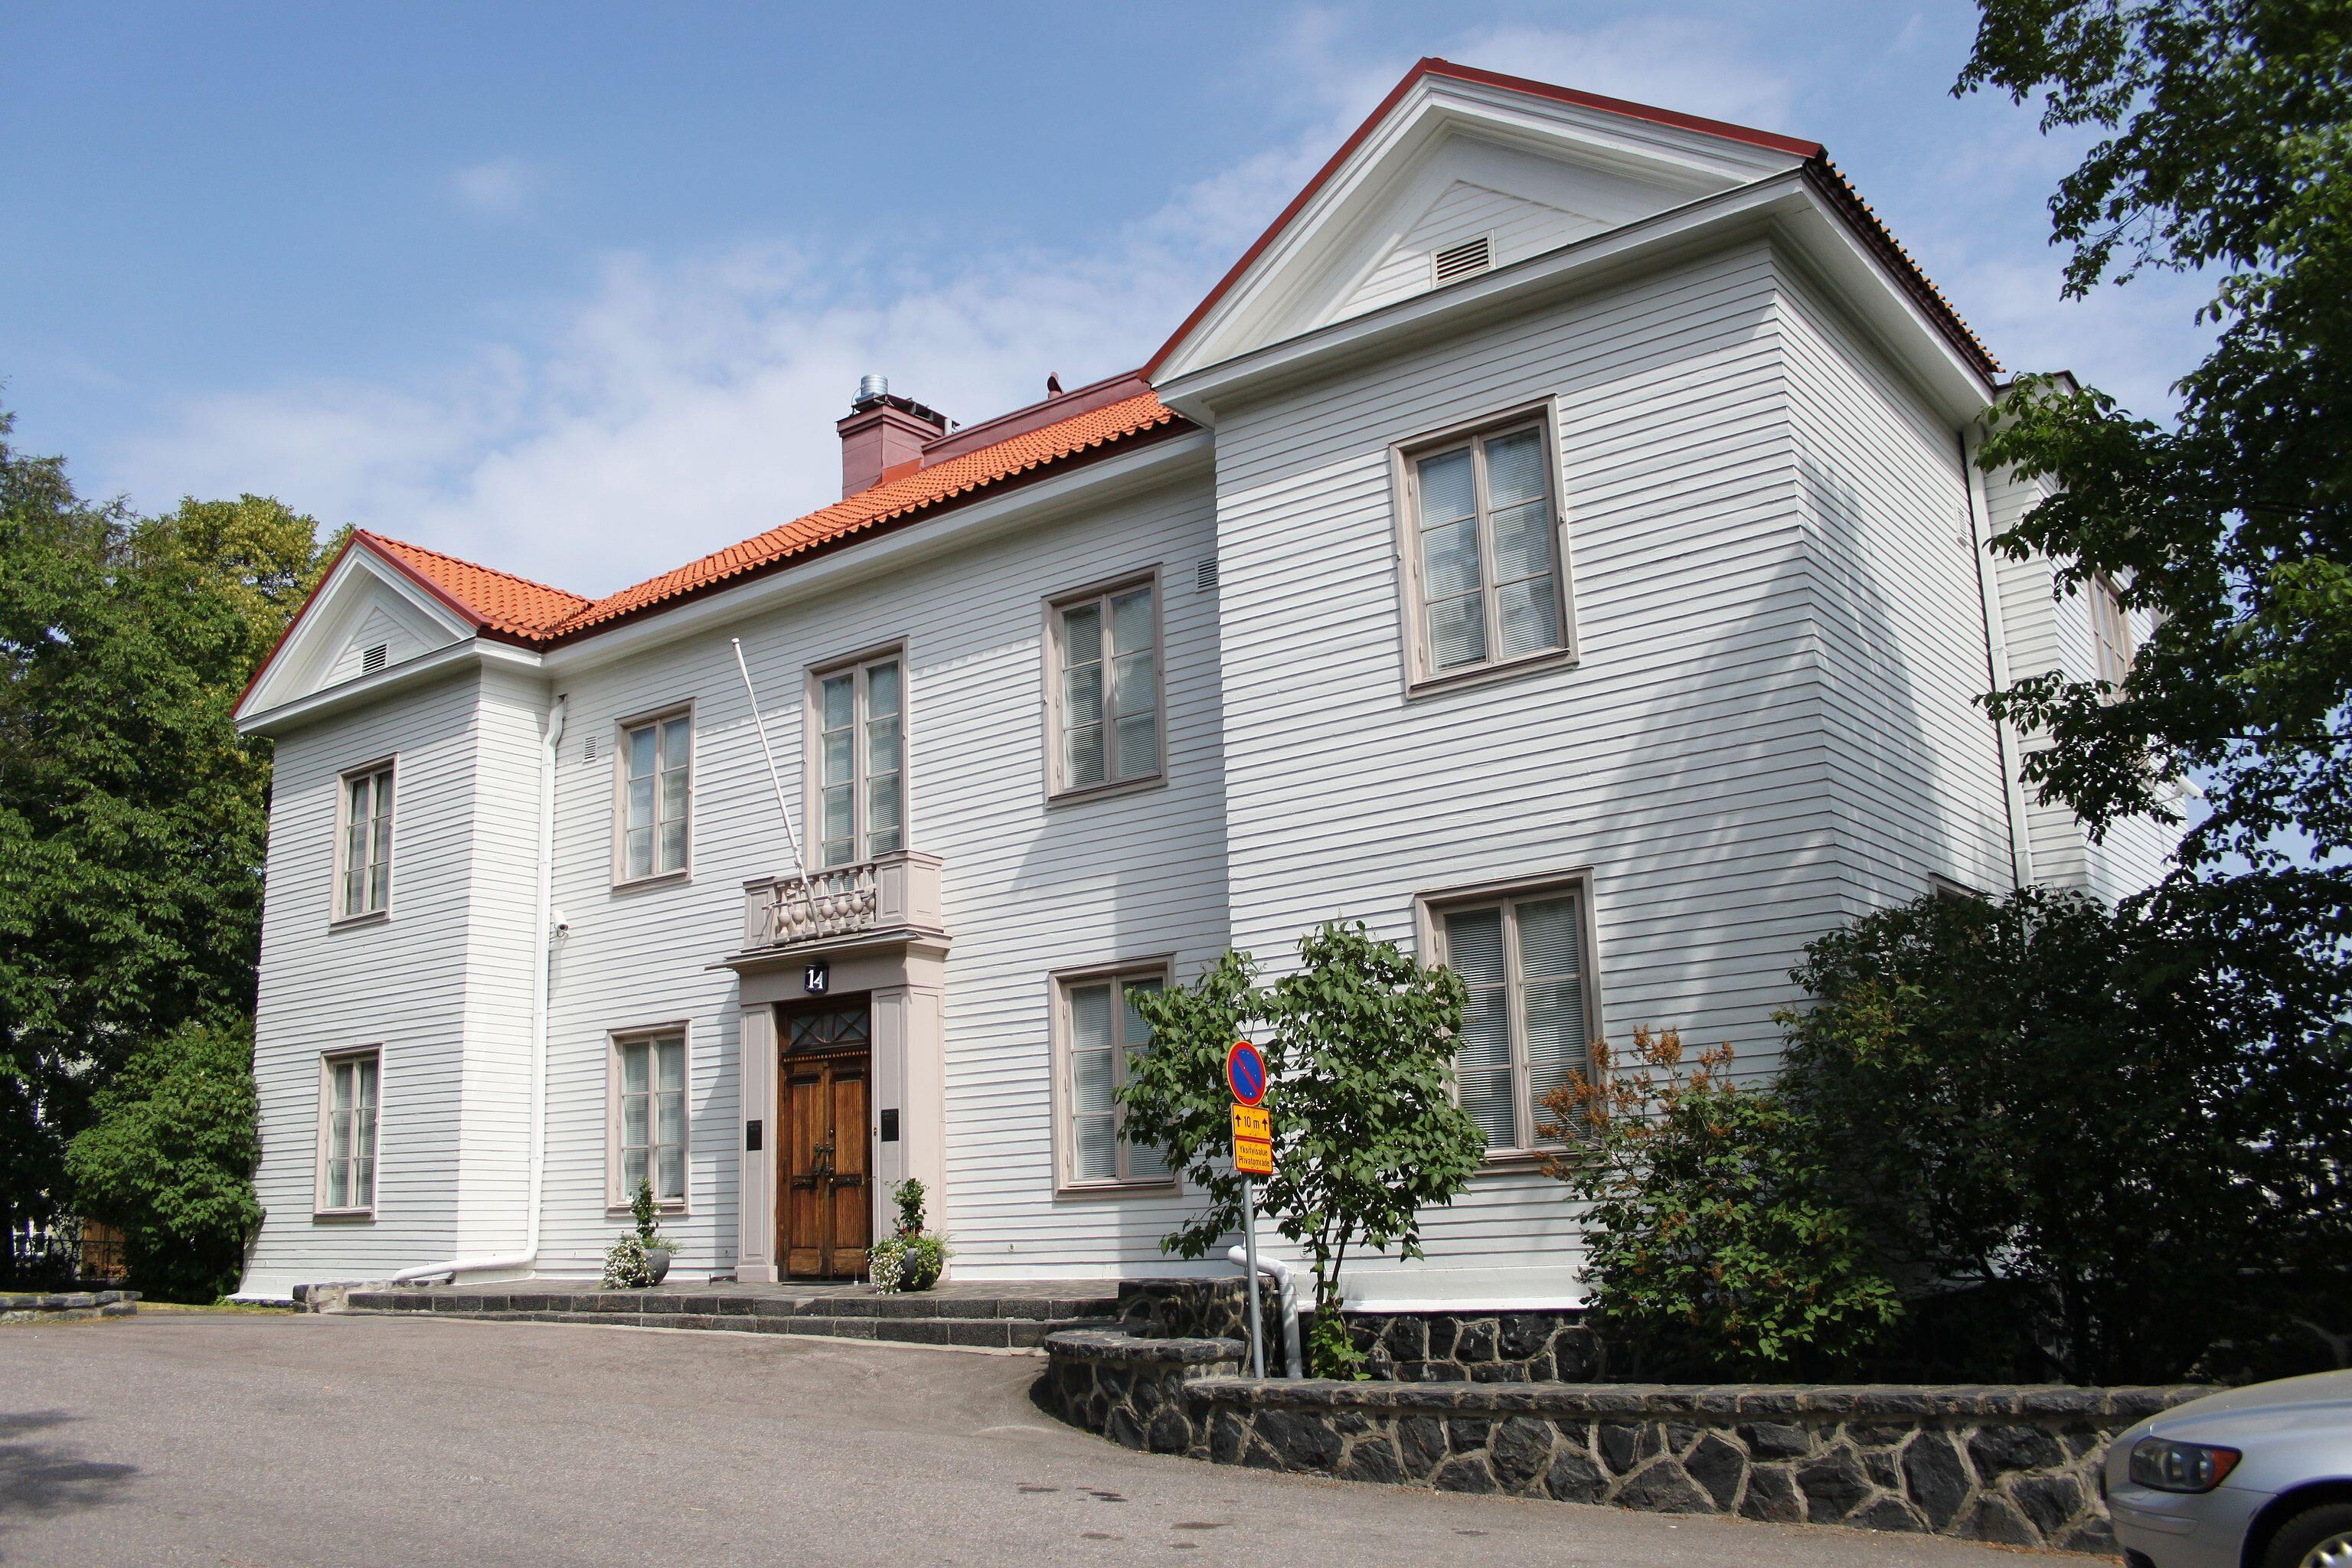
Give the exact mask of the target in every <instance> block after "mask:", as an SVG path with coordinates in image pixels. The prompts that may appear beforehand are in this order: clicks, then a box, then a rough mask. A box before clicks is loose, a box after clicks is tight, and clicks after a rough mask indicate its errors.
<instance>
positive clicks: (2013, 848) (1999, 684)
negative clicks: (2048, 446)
mask: <svg viewBox="0 0 2352 1568" xmlns="http://www.w3.org/2000/svg"><path fill="white" fill-rule="evenodd" d="M1976 447H1977V443H1976V442H1975V441H1974V440H1973V439H1972V438H1971V437H1970V436H1969V432H1968V431H1966V430H1962V431H1961V432H1960V472H1961V474H1962V475H1963V476H1964V477H1965V479H1966V481H1967V488H1968V498H1969V553H1970V554H1971V555H1974V556H1975V557H1976V563H1977V595H1978V597H1979V599H1980V600H1981V601H1982V602H1983V606H1984V628H1985V672H1986V674H1987V675H1989V676H1990V678H1991V679H1992V689H1993V690H1995V691H2006V690H2007V689H2009V631H2008V628H2007V626H2005V625H2004V624H2003V619H2002V616H2001V609H2000V577H1999V575H1998V568H1997V567H1996V568H1995V569H1994V570H1988V569H1987V567H1988V564H1989V560H1990V554H1991V540H1990V535H1989V533H1988V531H1989V530H1990V528H1991V526H1992V508H1991V506H1990V503H1989V502H1988V501H1987V500H1986V499H1985V488H1984V470H1983V469H1981V468H1978V467H1977V453H1976ZM1993 736H1994V744H1995V746H1996V748H1997V750H1998V751H1999V753H2000V785H2001V804H2002V805H2003V806H2004V807H2005V808H2006V810H2007V812H2008V814H2009V868H2010V876H2011V879H2012V880H2013V881H2014V882H2015V883H2016V885H2017V886H2018V887H2021V888H2023V887H2029V886H2031V885H2032V881H2033V838H2032V833H2031V832H2030V831H2029V830H2028V828H2027V826H2026V816H2025V785H2024V784H2023V783H2021V781H2020V780H2019V778H2018V776H2017V774H2018V767H2019V765H2020V764H2019V757H2018V745H2017V731H2016V729H2015V727H2014V726H2012V725H2011V723H2010V721H2008V720H2006V719H2000V720H1996V721H1994V722H1993Z"/></svg>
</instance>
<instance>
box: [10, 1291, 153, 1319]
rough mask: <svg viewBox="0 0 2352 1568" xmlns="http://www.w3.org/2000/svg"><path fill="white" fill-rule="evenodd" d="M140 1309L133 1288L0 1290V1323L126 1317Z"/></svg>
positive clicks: (137, 1293) (137, 1296) (136, 1292)
mask: <svg viewBox="0 0 2352 1568" xmlns="http://www.w3.org/2000/svg"><path fill="white" fill-rule="evenodd" d="M138 1311H139V1292H138V1291H136V1290H47V1291H38V1292H32V1291H10V1292H0V1323H64V1322H73V1321H78V1320H80V1319H84V1318H128V1317H132V1316H135V1315H136V1314H137V1313H138Z"/></svg>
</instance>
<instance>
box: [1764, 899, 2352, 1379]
mask: <svg viewBox="0 0 2352 1568" xmlns="http://www.w3.org/2000/svg"><path fill="white" fill-rule="evenodd" d="M2264 940H2265V939H2264V938H2263V933H2261V932H2259V931H2254V932H2249V933H2248V935H2247V941H2248V942H2253V943H2260V942H2263V941H2264ZM2269 940H2271V941H2272V942H2273V946H2271V947H2269V948H2262V947H2259V946H2253V947H2246V946H2242V947H2239V948H2235V949H2232V948H2230V947H2225V946H2220V945H2217V944H2216V943H2215V942H2213V940H2212V932H2211V931H2210V930H2207V929H2205V928H2203V927H2201V926H2200V925H2199V924H2197V923H2196V922H2195V921H2193V920H2191V921H2182V920H2180V919H2179V918H2176V917H2174V916H2173V915H2170V914H2168V913H2162V912H2150V911H2146V910H2122V911H2117V910H2109V909H2107V908H2106V907H2105V905H2103V904H2101V903H2100V902H2099V901H2098V900H2095V899H2092V898H2089V897H2087V896H2084V895H2081V894H2074V893H2063V892H2056V891H2050V890H2044V889H2023V890H2021V891H2019V892H2017V893H2015V894H2013V895H2011V897H2010V898H2009V899H2008V900H2004V901H2003V902H2000V903H1998V904H1994V903H1990V902H1985V901H1982V900H1954V899H1949V898H1942V897H1932V896H1931V897H1929V898H1926V899H1922V900H1918V901H1916V902H1915V903H1912V904H1907V905H1904V906H1901V907H1899V908H1895V909H1891V910H1882V911H1880V912H1878V913H1876V914H1873V915H1871V916H1868V917H1866V918H1865V919H1864V920H1862V921H1858V922H1856V923H1855V924H1854V925H1853V926H1852V927H1850V928H1847V929H1845V930H1843V931H1835V932H1832V933H1831V934H1829V935H1827V936H1824V937H1822V938H1820V939H1819V940H1817V941H1815V942H1813V943H1812V944H1811V946H1810V947H1808V949H1807V950H1806V958H1805V962H1804V963H1803V964H1802V965H1801V966H1800V967H1799V969H1798V970H1797V971H1796V972H1795V976H1796V978H1797V979H1798V980H1799V981H1800V982H1801V984H1803V985H1804V986H1805V988H1806V990H1807V991H1809V992H1810V993H1811V994H1812V996H1813V998H1814V1002H1813V1005H1812V1006H1811V1008H1810V1009H1809V1010H1807V1011H1804V1012H1802V1013H1795V1014H1790V1015H1788V1016H1785V1017H1784V1019H1783V1024H1784V1026H1785V1028H1786V1029H1787V1031H1788V1034H1789V1048H1788V1054H1787V1070H1786V1073H1785V1075H1784V1078H1783V1079H1782V1089H1781V1092H1782V1094H1783V1095H1784V1096H1785V1097H1786V1100H1787V1103H1788V1105H1789V1106H1790V1109H1791V1110H1792V1111H1793V1112H1794V1114H1795V1118H1796V1123H1795V1125H1796V1127H1797V1129H1798V1131H1800V1132H1801V1134H1802V1136H1804V1137H1806V1138H1809V1139H1811V1140H1812V1147H1813V1148H1815V1149H1817V1150H1818V1151H1819V1152H1820V1154H1819V1157H1820V1158H1821V1159H1822V1160H1823V1161H1825V1162H1826V1163H1825V1164H1824V1165H1823V1166H1822V1169H1823V1170H1825V1171H1827V1172H1828V1173H1831V1174H1832V1176H1833V1178H1834V1190H1835V1192H1836V1194H1838V1197H1839V1201H1840V1202H1841V1203H1842V1204H1843V1205H1846V1206H1848V1207H1849V1208H1850V1209H1851V1210H1852V1212H1853V1213H1854V1214H1855V1215H1857V1216H1859V1218H1860V1220H1861V1222H1862V1224H1863V1226H1864V1229H1865V1231H1866V1233H1867V1235H1868V1237H1869V1239H1870V1244H1871V1247H1872V1248H1873V1249H1874V1252H1875V1253H1876V1255H1877V1256H1878V1257H1880V1258H1883V1259H1884V1260H1885V1266H1886V1267H1887V1268H1891V1269H1892V1270H1894V1271H1895V1275H1896V1277H1897V1278H1898V1279H1903V1280H1905V1281H1906V1283H1907V1284H1909V1285H1911V1286H1912V1287H1914V1288H1915V1289H1930V1288H1935V1287H1939V1286H1948V1285H1951V1284H1954V1283H1963V1282H1965V1283H1972V1284H1974V1285H1976V1286H1978V1287H1979V1288H1981V1289H1984V1290H1986V1291H1988V1292H1990V1293H1992V1294H1993V1295H1995V1296H1997V1297H1999V1298H2000V1299H2002V1300H2005V1301H2008V1302H2010V1303H2012V1304H2013V1309H2014V1310H2013V1312H2012V1313H2011V1317H2010V1319H2009V1320H2008V1321H2009V1322H2010V1323H2011V1325H2012V1326H2013V1328H2014V1330H2015V1334H2016V1337H2015V1342H2014V1343H2013V1344H2012V1345H2011V1346H2010V1347H2009V1351H2010V1354H2011V1358H2012V1363H2014V1364H2012V1365H2011V1366H2008V1367H1989V1368H1979V1369H1966V1370H1969V1371H1971V1372H1973V1373H1975V1374H1977V1375H1986V1374H1990V1375H2005V1374H2011V1373H2015V1372H2022V1373H2026V1374H2029V1375H2032V1374H2036V1373H2043V1372H2050V1371H2054V1372H2055V1373H2058V1374H2059V1375H2060V1376H2062V1377H2063V1378H2065V1379H2066V1380H2067V1381H2070V1382H2078V1383H2108V1382H2153V1381H2162V1380H2165V1379H2169V1378H2175V1377H2178V1376H2180V1375H2181V1374H2182V1373H2185V1372H2187V1371H2188V1369H2189V1366H2190V1364H2191V1363H2194V1362H2195V1361H2196V1360H2197V1359H2198V1357H2199V1355H2200V1352H2203V1351H2204V1350H2206V1349H2207V1348H2208V1347H2209V1346H2210V1345H2212V1344H2213V1343H2214V1342H2217V1341H2221V1340H2226V1339H2231V1338H2235V1337H2240V1336H2245V1335H2247V1334H2248V1333H2249V1331H2250V1330H2252V1331H2254V1337H2259V1332H2260V1329H2261V1327H2262V1326H2263V1324H2264V1322H2265V1318H2266V1315H2267V1317H2268V1320H2269V1321H2270V1323H2271V1324H2273V1325H2274V1324H2275V1323H2276V1321H2278V1320H2277V1316H2276V1314H2278V1313H2279V1312H2280V1311H2281V1310H2284V1306H2285V1305H2286V1304H2287V1302H2288V1300H2289V1299H2290V1298H2291V1297H2292V1296H2293V1294H2294V1292H2295V1290H2297V1289H2299V1288H2300V1289H2313V1288H2316V1287H2317V1286H2318V1285H2319V1284H2321V1283H2324V1282H2325V1281H2326V1280H2327V1279H2333V1278H2334V1277H2336V1273H2337V1271H2338V1270H2339V1269H2340V1268H2341V1265H2342V1260H2343V1259H2344V1258H2346V1257H2347V1256H2352V1245H2348V1244H2352V1220H2347V1214H2352V1209H2347V1199H2352V1191H2347V1173H2352V1134H2347V1130H2346V1126H2345V1119H2344V1117H2343V1114H2342V1108H2343V1107H2344V1106H2345V1105H2347V1104H2352V1051H2347V1047H2346V1045H2345V1042H2344V1039H2343V1037H2342V1031H2341V1028H2340V1026H2339V1025H2338V1023H2337V1020H2338V1019H2339V1018H2340V1017H2342V1016H2344V1013H2345V1010H2346V1007H2347V1004H2352V995H2347V992H2346V990H2345V985H2344V981H2343V979H2342V971H2341V969H2340V967H2338V966H2336V965H2334V964H2333V963H2328V962H2326V961H2325V959H2324V957H2322V958H2319V959H2315V958H2314V957H2313V955H2312V954H2311V953H2310V952H2309V951H2308V950H2307V948H2305V947H2304V946H2302V945H2301V944H2300V938H2299V937H2298V936H2297V935H2296V933H2295V932H2294V931H2293V929H2292V925H2291V922H2290V923H2289V924H2288V925H2287V926H2284V927H2282V928H2281V931H2276V932H2273V934H2272V937H2271V938H2270V939H2269ZM2282 976H2289V977H2294V983H2293V984H2288V985H2286V986H2284V987H2283V986H2282V985H2281V984H2280V981H2281V977H2282ZM2036 1363H2039V1364H2036Z"/></svg>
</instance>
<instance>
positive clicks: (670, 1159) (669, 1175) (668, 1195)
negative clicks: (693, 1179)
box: [654, 1148, 686, 1204]
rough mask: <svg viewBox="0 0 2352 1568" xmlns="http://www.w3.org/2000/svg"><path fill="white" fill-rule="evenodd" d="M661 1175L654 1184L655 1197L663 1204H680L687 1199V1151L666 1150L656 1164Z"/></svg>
mask: <svg viewBox="0 0 2352 1568" xmlns="http://www.w3.org/2000/svg"><path fill="white" fill-rule="evenodd" d="M656 1170H657V1171H658V1173H659V1176H658V1179H657V1180H656V1182H655V1183H654V1196H655V1197H656V1198H658V1199H660V1200H661V1201H662V1202H663V1203H671V1204H674V1203H678V1202H681V1201H683V1200H684V1198H685V1197H686V1151H685V1150H683V1149H671V1148H665V1149H663V1150H662V1152H661V1156H660V1158H659V1160H658V1161H656Z"/></svg>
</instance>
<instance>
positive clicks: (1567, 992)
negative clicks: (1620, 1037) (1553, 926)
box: [1525, 980, 1590, 1123]
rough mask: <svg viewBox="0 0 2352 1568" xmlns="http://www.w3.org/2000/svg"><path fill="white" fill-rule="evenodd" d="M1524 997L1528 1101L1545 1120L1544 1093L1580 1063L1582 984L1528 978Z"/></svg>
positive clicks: (1583, 1037)
mask: <svg viewBox="0 0 2352 1568" xmlns="http://www.w3.org/2000/svg"><path fill="white" fill-rule="evenodd" d="M1526 998H1527V1001H1526V1006H1527V1017H1526V1020H1525V1034H1526V1038H1527V1042H1528V1103H1529V1104H1530V1105H1532V1106H1534V1107H1535V1108H1536V1121H1538V1123H1540V1122H1543V1121H1548V1120H1549V1116H1548V1115H1547V1114H1546V1113H1545V1111H1544V1110H1543V1100H1544V1096H1545V1095H1548V1094H1549V1093H1550V1092H1551V1091H1552V1090H1554V1089H1558V1088H1559V1086H1560V1085H1562V1084H1564V1083H1566V1082H1567V1081H1568V1073H1569V1069H1570V1068H1580V1067H1582V1066H1583V1065H1584V1052H1585V1047H1586V1045H1587V1043H1588V1042H1589V1039H1590V1037H1589V1036H1588V1035H1587V1034H1586V1032H1585V1026H1584V983H1583V982H1582V981H1580V980H1530V981H1529V982H1528V985H1527V991H1526Z"/></svg>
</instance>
